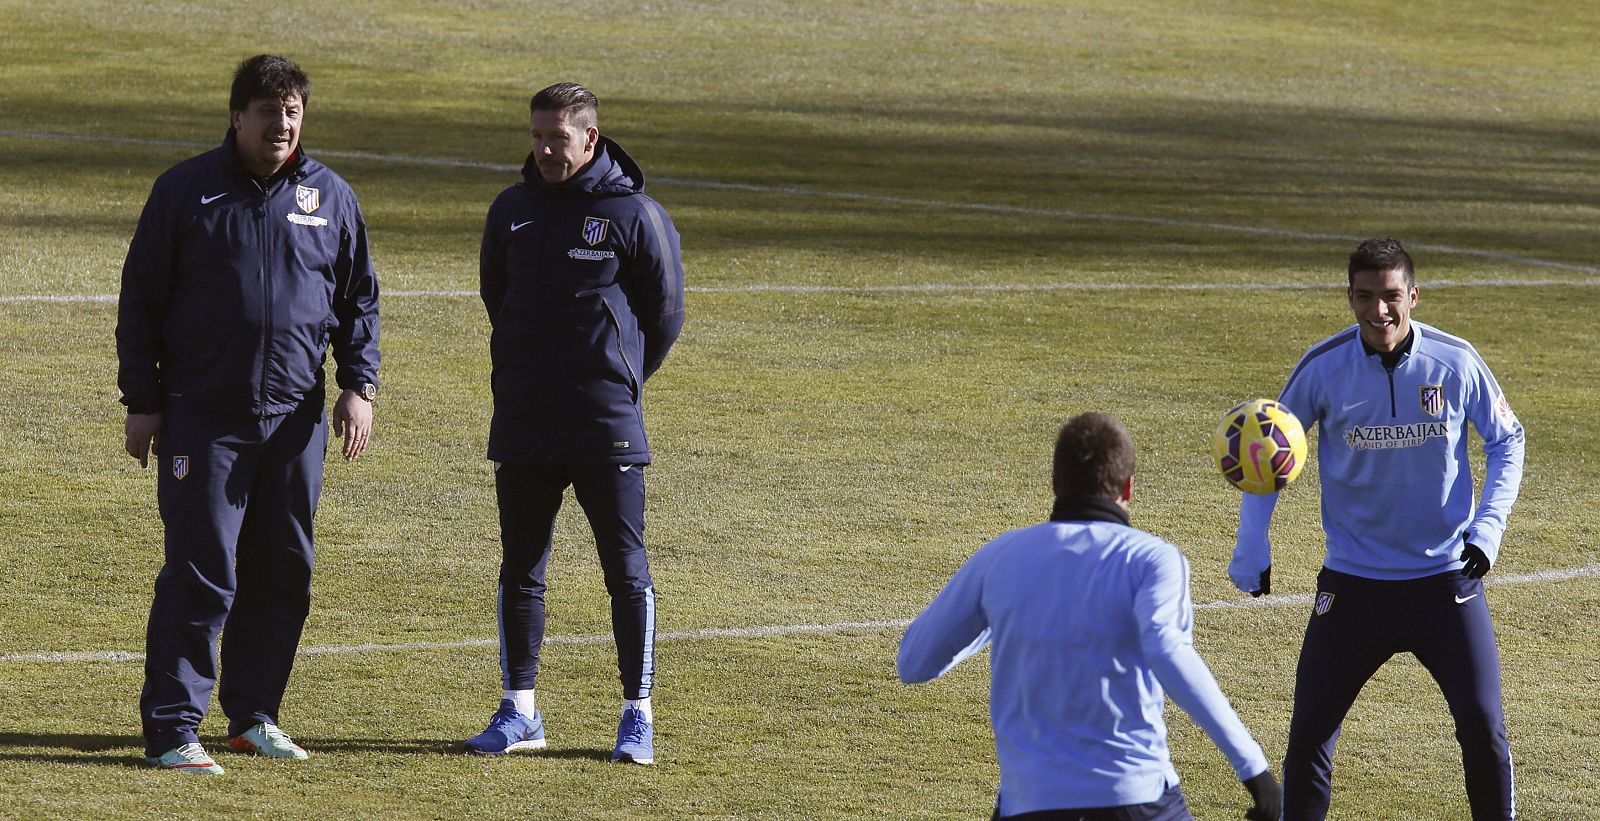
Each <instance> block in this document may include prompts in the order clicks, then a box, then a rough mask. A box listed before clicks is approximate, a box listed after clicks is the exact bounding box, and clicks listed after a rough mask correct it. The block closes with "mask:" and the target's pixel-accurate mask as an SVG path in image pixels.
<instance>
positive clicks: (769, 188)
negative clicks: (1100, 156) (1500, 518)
mask: <svg viewBox="0 0 1600 821" xmlns="http://www.w3.org/2000/svg"><path fill="white" fill-rule="evenodd" d="M0 138H11V139H23V140H43V141H50V142H89V143H110V144H116V145H150V146H160V147H173V148H185V149H189V150H195V151H200V150H205V149H207V148H210V147H212V144H207V143H195V142H188V141H184V140H155V139H142V138H136V137H118V136H114V135H96V134H68V133H64V132H57V131H17V130H6V129H0ZM316 156H319V157H335V158H340V159H353V160H366V161H371V162H377V163H389V164H393V165H418V166H429V167H435V168H468V169H475V170H483V171H498V172H509V173H516V172H518V171H520V170H521V168H522V166H520V165H511V164H507V163H489V162H476V161H471V160H452V159H441V158H437V157H409V156H406V155H403V154H374V153H371V152H367V151H334V150H329V151H317V152H316ZM651 179H652V180H653V181H654V182H657V183H660V184H662V185H667V186H673V185H681V186H684V187H689V188H709V189H713V190H719V191H748V192H751V193H755V194H783V195H785V196H791V197H815V198H823V199H836V200H849V201H854V202H869V203H877V204H880V205H900V206H911V207H916V208H931V209H935V210H941V211H969V212H979V213H989V214H1008V215H1015V216H1028V217H1044V218H1049V219H1070V220H1089V221H1097V222H1120V223H1133V224H1139V225H1160V226H1165V227H1168V228H1199V229H1203V230H1206V231H1213V232H1219V233H1232V234H1254V235H1257V236H1268V237H1282V238H1285V239H1299V240H1311V241H1317V242H1339V243H1351V242H1360V241H1361V240H1362V239H1363V238H1362V237H1358V236H1355V235H1349V234H1329V233H1323V232H1318V231H1296V230H1293V229H1288V228H1271V227H1267V226H1259V225H1234V224H1232V223H1225V222H1210V221H1207V220H1187V219H1173V218H1170V217H1144V216H1135V215H1129V214H1104V213H1098V212H1094V211H1076V210H1073V209H1070V208H1030V207H1027V206H1021V205H998V204H994V203H982V202H958V201H955V200H938V199H926V198H922V197H897V196H893V195H890V194H865V193H860V192H855V191H818V190H815V189H811V188H800V187H796V186H785V185H756V184H753V183H739V182H719V181H716V180H696V179H688V178H683V177H653V178H651ZM1408 247H1410V248H1411V249H1412V250H1417V251H1435V252H1438V253H1441V254H1456V255H1460V256H1471V257H1479V258H1481V259H1492V260H1496V261H1499V262H1514V263H1520V264H1522V265H1530V266H1534V267H1537V268H1551V269H1556V270H1563V271H1577V272H1579V273H1585V274H1592V275H1596V276H1600V268H1596V267H1593V266H1588V265H1576V264H1573V263H1569V262H1558V261H1555V260H1548V259H1539V258H1537V257H1528V256H1521V255H1518V254H1502V253H1499V252H1497V251H1485V250H1482V249H1478V248H1462V247H1458V246H1453V245H1440V244H1437V243H1425V242H1412V243H1408ZM1439 284H1440V283H1429V285H1430V286H1431V287H1437V286H1438V285H1439ZM1538 284H1550V283H1543V282H1541V283H1538ZM1583 284H1596V283H1591V282H1585V283H1583ZM1112 287H1113V288H1115V287H1116V286H1112ZM1197 287H1204V286H1197ZM1295 287H1304V286H1295ZM691 290H692V289H691ZM724 290H728V291H737V292H745V291H746V290H747V289H741V288H728V289H724ZM748 290H753V291H777V292H794V293H818V292H826V291H829V290H831V289H828V288H826V287H821V286H819V287H818V288H817V289H816V290H812V289H811V288H809V287H807V286H765V287H763V286H752V287H751V288H750V289H748ZM837 290H844V291H861V290H885V291H894V290H912V291H919V290H925V291H934V292H938V291H946V290H974V291H984V290H1056V289H1054V288H1049V287H1041V288H1035V287H1032V286H1026V285H1023V286H999V287H998V288H996V287H991V286H982V285H969V286H953V287H950V286H937V285H935V286H929V287H926V288H923V287H918V286H901V287H893V286H890V287H884V288H880V289H863V288H839V289H837ZM1171 290H1189V289H1187V288H1171Z"/></svg>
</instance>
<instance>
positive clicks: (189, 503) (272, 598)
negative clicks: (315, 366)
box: [139, 395, 328, 756]
mask: <svg viewBox="0 0 1600 821" xmlns="http://www.w3.org/2000/svg"><path fill="white" fill-rule="evenodd" d="M322 405H323V403H322V397H321V396H320V395H319V396H316V397H314V398H308V399H307V400H306V402H305V403H304V404H302V405H301V406H300V408H299V409H297V410H295V411H294V412H292V413H288V414H284V415H282V416H274V417H270V418H267V419H258V418H256V417H254V416H227V415H211V414H195V413H183V412H168V413H166V414H165V415H164V416H163V418H162V430H161V437H160V444H161V455H160V458H159V460H158V461H157V469H158V470H159V471H160V477H159V479H158V480H157V490H156V495H157V499H158V501H159V505H160V508H161V521H162V523H163V524H164V525H165V529H166V539H165V548H166V560H165V563H164V564H163V565H162V567H161V572H160V573H159V574H158V575H157V576H156V584H155V601H154V602H153V603H152V604H151V606H150V622H149V626H148V628H147V630H146V634H145V668H144V669H145V682H144V691H143V692H142V693H141V695H140V697H139V712H140V716H141V718H142V721H143V726H144V737H145V751H146V754H147V755H150V756H157V755H160V754H161V753H164V752H166V751H167V750H169V749H171V748H173V747H175V746H178V745H180V744H186V743H189V742H191V741H195V740H197V739H196V735H195V734H196V731H197V730H198V728H199V726H200V720H201V718H203V717H204V716H205V712H206V707H207V706H208V705H209V704H210V702H211V691H212V687H213V686H214V685H215V684H216V683H217V678H218V674H217V658H216V656H215V655H214V650H215V647H216V641H217V633H218V632H219V631H220V632H221V634H222V656H221V660H222V665H221V666H222V677H221V688H220V692H219V693H218V700H219V703H220V704H221V705H222V710H223V712H224V713H225V714H226V715H227V716H228V734H229V735H230V736H231V735H237V734H239V733H242V732H244V731H245V730H247V729H249V728H250V727H252V726H254V725H256V724H259V723H261V722H263V721H267V722H272V723H274V724H276V723H278V708H279V706H280V705H281V703H282V701H283V691H284V688H285V687H286V686H287V685H288V681H289V671H290V668H291V667H292V666H293V664H294V655H295V649H296V647H297V646H298V645H299V643H300V631H301V628H302V627H303V626H304V625H305V620H306V614H307V613H308V612H309V610H310V606H311V542H312V529H311V520H312V517H313V516H314V515H315V514H316V511H317V499H318V497H319V496H320V495H321V493H322V459H323V454H324V452H325V451H326V449H327V442H328V435H327V424H326V417H325V416H324V411H323V406H322Z"/></svg>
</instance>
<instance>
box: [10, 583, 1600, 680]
mask: <svg viewBox="0 0 1600 821" xmlns="http://www.w3.org/2000/svg"><path fill="white" fill-rule="evenodd" d="M1592 576H1600V564H1590V565H1584V566H1582V567H1563V568H1557V569H1554V570H1536V571H1534V572H1532V573H1519V574H1517V575H1514V576H1499V577H1489V578H1487V579H1485V580H1484V582H1485V583H1486V584H1488V585H1490V586H1496V587H1498V586H1501V585H1512V584H1551V583H1554V582H1562V581H1568V580H1571V579H1578V578H1585V577H1592ZM1311 599H1312V597H1311V595H1310V594H1306V593H1300V594H1296V595H1293V596H1262V597H1261V598H1259V599H1222V600H1219V601H1212V602H1203V603H1201V604H1197V605H1195V609H1197V610H1234V609H1241V608H1254V607H1289V606H1300V605H1307V604H1310V603H1311ZM910 623H911V620H910V619H880V620H878V621H842V622H834V623H832V624H771V625H764V626H757V627H710V628H706V629H703V630H675V631H673V632H670V633H658V634H657V635H656V638H657V640H659V641H683V640H688V639H749V638H762V637H766V636H792V635H796V634H802V633H822V634H833V633H843V632H847V631H850V630H889V629H895V630H898V629H900V628H903V627H905V626H906V625H908V624H910ZM544 641H545V644H576V645H587V644H610V643H611V642H612V638H611V636H607V635H590V636H547V637H546V638H545V640H544ZM499 643H500V642H499V640H498V639H464V640H462V641H405V642H396V643H393V644H327V645H319V646H316V647H302V648H300V655H302V656H325V655H339V654H345V653H379V652H392V651H405V650H454V649H458V648H462V647H496V646H499ZM143 660H144V654H143V653H129V652H124V651H120V650H112V651H105V652H87V653H83V652H80V653H20V654H17V655H11V656H0V662H55V663H66V662H75V661H143Z"/></svg>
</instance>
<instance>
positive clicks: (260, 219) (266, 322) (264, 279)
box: [256, 191, 273, 419]
mask: <svg viewBox="0 0 1600 821" xmlns="http://www.w3.org/2000/svg"><path fill="white" fill-rule="evenodd" d="M271 201H272V198H271V195H270V193H269V192H267V191H263V192H261V202H260V204H259V205H257V206H256V231H257V235H258V236H259V237H260V240H261V247H262V248H272V247H273V243H271V242H269V241H268V238H267V233H268V232H269V231H270V230H271V226H269V225H268V224H267V206H268V205H269V204H270V203H271ZM270 257H271V252H270V251H268V252H266V253H263V254H262V255H261V386H260V389H259V391H258V393H257V394H256V404H257V408H256V413H257V415H258V416H261V418H263V419H264V418H266V404H267V360H268V358H269V353H270V352H269V350H268V349H269V348H270V347H271V345H272V277H271V275H270V274H269V272H268V269H269V268H270V264H269V262H268V260H269V259H270Z"/></svg>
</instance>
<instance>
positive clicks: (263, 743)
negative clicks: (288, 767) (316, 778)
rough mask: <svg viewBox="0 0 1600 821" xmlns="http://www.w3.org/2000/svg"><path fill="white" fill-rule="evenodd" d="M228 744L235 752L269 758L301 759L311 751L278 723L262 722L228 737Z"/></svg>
mask: <svg viewBox="0 0 1600 821" xmlns="http://www.w3.org/2000/svg"><path fill="white" fill-rule="evenodd" d="M228 746H229V747H232V748H233V750H234V752H240V753H255V754H256V755H259V756H265V757H267V758H286V759H293V760H295V761H299V760H301V759H304V758H305V757H306V756H307V755H309V753H307V752H306V751H305V748H304V747H301V746H300V745H299V744H296V743H294V739H292V738H290V737H289V734H288V733H286V732H284V731H282V730H280V729H278V725H276V724H272V723H270V722H262V723H260V724H257V725H256V726H254V727H251V728H250V729H248V730H245V731H244V732H242V733H240V734H238V735H236V736H234V737H233V738H230V739H228Z"/></svg>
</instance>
